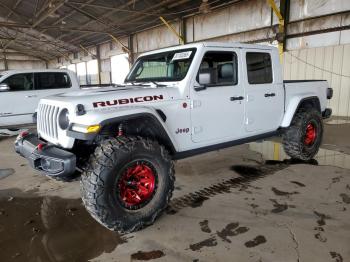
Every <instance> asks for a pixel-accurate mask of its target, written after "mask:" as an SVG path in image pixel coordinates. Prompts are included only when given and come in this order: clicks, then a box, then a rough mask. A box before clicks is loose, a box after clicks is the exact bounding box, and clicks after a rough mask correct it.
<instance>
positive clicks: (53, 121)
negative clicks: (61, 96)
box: [37, 104, 60, 140]
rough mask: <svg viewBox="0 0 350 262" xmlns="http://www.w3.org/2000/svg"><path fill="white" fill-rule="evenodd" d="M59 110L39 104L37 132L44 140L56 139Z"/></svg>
mask: <svg viewBox="0 0 350 262" xmlns="http://www.w3.org/2000/svg"><path fill="white" fill-rule="evenodd" d="M59 112H60V108H59V107H58V106H52V105H47V104H40V105H39V108H38V125H37V127H38V131H39V132H40V135H41V136H43V137H44V138H45V137H46V138H52V139H54V140H57V139H58V126H57V125H58V114H59Z"/></svg>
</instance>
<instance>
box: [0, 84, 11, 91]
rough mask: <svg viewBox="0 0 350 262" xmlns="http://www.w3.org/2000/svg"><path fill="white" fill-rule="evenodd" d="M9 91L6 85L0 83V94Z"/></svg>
mask: <svg viewBox="0 0 350 262" xmlns="http://www.w3.org/2000/svg"><path fill="white" fill-rule="evenodd" d="M5 91H10V87H9V85H8V84H5V83H2V84H0V92H5Z"/></svg>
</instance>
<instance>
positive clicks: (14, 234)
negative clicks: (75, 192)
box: [0, 197, 125, 262]
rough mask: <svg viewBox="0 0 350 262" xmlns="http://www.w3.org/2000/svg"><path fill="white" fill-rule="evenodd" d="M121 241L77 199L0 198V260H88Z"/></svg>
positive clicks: (110, 249) (112, 248)
mask: <svg viewBox="0 0 350 262" xmlns="http://www.w3.org/2000/svg"><path fill="white" fill-rule="evenodd" d="M124 242H125V240H123V239H122V238H121V237H120V236H119V235H118V234H117V233H115V232H112V231H109V230H107V229H105V228H104V227H103V226H101V225H100V224H98V223H97V222H95V220H93V218H91V217H90V215H89V214H88V213H87V211H86V210H85V208H84V207H83V205H82V202H81V200H80V199H75V200H69V199H61V198H58V197H33V198H16V197H15V198H12V197H10V198H8V197H6V198H5V197H2V198H0V247H1V248H0V258H1V261H26V262H30V261H55V262H58V261H88V260H90V259H93V258H96V257H98V256H100V255H101V254H103V253H110V252H112V251H113V250H114V249H115V248H116V246H117V245H119V244H122V243H124Z"/></svg>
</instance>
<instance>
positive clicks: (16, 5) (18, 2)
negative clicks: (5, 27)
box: [6, 0, 22, 20]
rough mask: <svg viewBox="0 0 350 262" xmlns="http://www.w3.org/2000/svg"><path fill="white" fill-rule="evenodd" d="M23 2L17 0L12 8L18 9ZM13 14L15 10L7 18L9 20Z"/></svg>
mask: <svg viewBox="0 0 350 262" xmlns="http://www.w3.org/2000/svg"><path fill="white" fill-rule="evenodd" d="M21 2H22V0H17V2H16V3H15V4H14V5H13V7H12V10H16V8H17V7H18V6H19V4H20V3H21ZM12 14H13V11H11V12H9V13H8V15H7V17H6V20H9V19H10V17H11V15H12Z"/></svg>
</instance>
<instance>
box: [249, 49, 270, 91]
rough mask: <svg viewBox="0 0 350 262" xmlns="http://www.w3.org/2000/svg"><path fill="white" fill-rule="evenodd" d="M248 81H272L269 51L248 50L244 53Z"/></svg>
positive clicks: (263, 82) (250, 82)
mask: <svg viewBox="0 0 350 262" xmlns="http://www.w3.org/2000/svg"><path fill="white" fill-rule="evenodd" d="M246 60H247V70H248V83H249V84H252V85H255V84H268V83H272V63H271V56H270V54H269V53H257V52H254V53H253V52H250V53H247V54H246Z"/></svg>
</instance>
